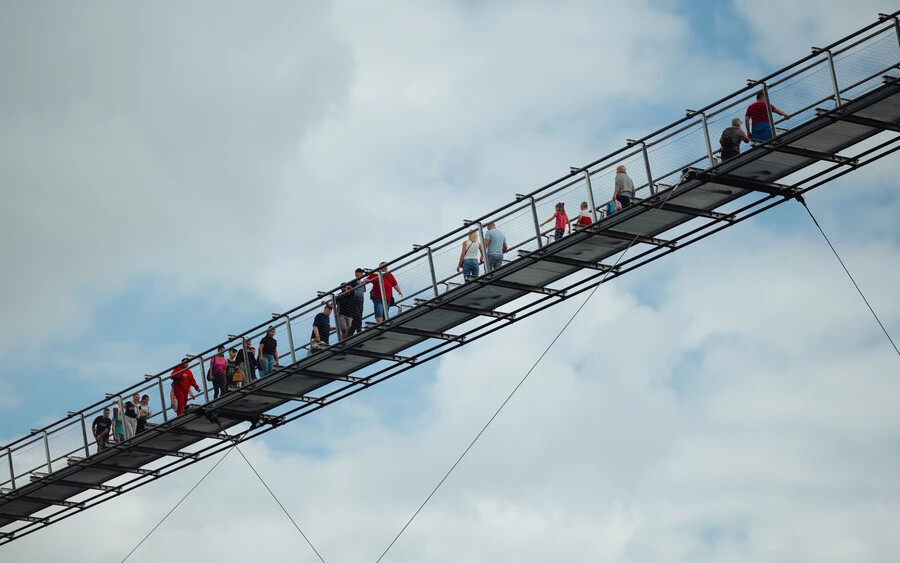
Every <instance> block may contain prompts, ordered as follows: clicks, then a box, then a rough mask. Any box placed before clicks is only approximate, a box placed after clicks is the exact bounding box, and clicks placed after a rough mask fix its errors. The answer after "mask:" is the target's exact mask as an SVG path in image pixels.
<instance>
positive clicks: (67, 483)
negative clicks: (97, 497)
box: [53, 479, 121, 493]
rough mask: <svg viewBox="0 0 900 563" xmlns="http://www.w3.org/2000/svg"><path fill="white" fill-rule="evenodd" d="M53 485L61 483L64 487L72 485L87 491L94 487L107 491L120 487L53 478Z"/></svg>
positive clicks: (115, 490)
mask: <svg viewBox="0 0 900 563" xmlns="http://www.w3.org/2000/svg"><path fill="white" fill-rule="evenodd" d="M53 484H54V485H62V486H64V487H72V488H73V489H84V490H85V491H87V490H88V489H95V490H97V491H103V492H107V493H111V492H117V491H119V490H120V489H121V487H114V486H112V485H100V484H97V483H82V482H81V481H71V480H69V479H54V480H53Z"/></svg>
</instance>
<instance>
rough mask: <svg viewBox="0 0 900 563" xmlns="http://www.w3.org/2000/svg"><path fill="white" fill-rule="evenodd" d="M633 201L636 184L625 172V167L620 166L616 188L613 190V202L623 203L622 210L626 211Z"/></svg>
mask: <svg viewBox="0 0 900 563" xmlns="http://www.w3.org/2000/svg"><path fill="white" fill-rule="evenodd" d="M632 199H634V182H632V181H631V176H629V175H628V173H627V172H626V171H625V165H624V164H620V165H618V166H616V180H615V188H614V189H613V201H618V202H619V203H621V204H622V209H624V208H626V207H628V206H629V205H631V200H632ZM617 211H618V210H617Z"/></svg>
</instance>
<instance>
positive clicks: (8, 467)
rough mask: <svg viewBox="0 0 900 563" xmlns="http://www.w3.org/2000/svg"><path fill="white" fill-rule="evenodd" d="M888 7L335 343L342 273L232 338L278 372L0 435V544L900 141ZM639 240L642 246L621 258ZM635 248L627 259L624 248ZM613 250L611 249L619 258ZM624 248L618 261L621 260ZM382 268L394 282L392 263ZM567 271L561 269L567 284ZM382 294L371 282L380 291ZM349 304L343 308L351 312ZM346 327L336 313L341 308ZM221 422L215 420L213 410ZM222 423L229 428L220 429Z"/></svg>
mask: <svg viewBox="0 0 900 563" xmlns="http://www.w3.org/2000/svg"><path fill="white" fill-rule="evenodd" d="M898 14H900V12H895V13H893V14H888V15H885V14H882V15H880V16H879V19H878V21H876V22H874V23H873V24H871V25H869V26H866V27H865V28H863V29H860V30H858V31H856V32H854V33H853V34H850V35H848V36H847V37H844V38H843V39H841V40H839V41H836V42H834V43H832V44H831V45H827V46H825V47H822V48H814V49H813V50H812V52H811V53H810V54H809V55H807V56H806V57H804V58H802V59H800V60H798V61H796V62H794V63H792V64H790V65H788V66H787V67H785V68H783V69H781V70H779V71H777V72H775V73H772V74H770V75H768V76H766V77H764V78H761V79H757V80H751V81H748V84H747V86H745V87H744V88H742V89H740V90H738V91H736V92H734V93H732V94H730V95H728V96H726V97H724V98H722V99H719V100H717V101H715V102H713V103H711V104H709V105H706V106H704V107H702V108H700V109H696V110H688V111H687V112H686V115H685V117H683V118H681V119H679V120H678V121H675V122H674V123H671V124H669V125H667V126H665V127H663V128H661V129H659V130H657V131H654V132H653V133H650V134H649V135H646V136H644V137H642V138H640V139H635V140H629V141H628V142H627V143H626V144H625V145H624V146H623V147H622V148H620V149H619V150H617V151H615V152H613V153H610V154H608V155H606V156H604V157H602V158H600V159H597V160H595V161H594V162H591V163H590V164H587V165H585V166H583V167H580V168H576V169H573V170H572V172H571V173H570V174H568V175H566V176H564V177H562V178H560V179H558V180H556V181H554V182H551V183H549V184H546V185H544V186H542V187H540V188H538V189H536V190H534V191H532V192H530V193H525V194H518V195H516V197H515V200H514V201H511V202H510V203H508V204H506V205H504V206H502V207H500V208H498V209H495V210H492V211H491V212H489V213H486V214H483V215H481V216H479V217H476V218H475V219H472V220H471V221H466V222H465V224H464V225H463V226H461V227H460V228H458V229H455V230H454V231H452V232H449V233H446V234H444V235H442V236H440V237H438V238H436V239H434V240H432V241H430V242H428V243H426V244H420V245H415V246H413V250H411V251H410V252H408V253H406V254H404V255H402V256H400V257H397V258H395V259H393V260H391V261H390V262H388V263H387V265H388V268H389V270H390V272H391V273H393V274H394V275H395V276H396V277H397V279H398V280H400V283H401V286H402V287H403V289H404V296H403V298H402V299H399V300H398V301H397V303H396V306H394V307H389V305H390V304H388V303H383V306H385V308H387V309H388V312H387V314H386V318H385V319H384V322H382V323H377V324H376V323H374V322H372V321H373V320H374V316H373V313H372V312H371V311H370V310H367V311H366V312H367V315H366V317H365V319H364V320H365V329H364V330H363V331H362V332H361V333H359V334H355V335H353V336H351V337H349V338H346V339H341V338H340V334H337V342H336V343H333V344H332V345H331V346H328V347H326V348H324V349H321V350H310V343H309V341H308V340H306V338H305V337H306V335H308V334H310V332H311V329H312V323H313V319H314V317H315V315H316V314H317V313H318V312H320V311H321V309H322V305H321V303H322V301H323V300H328V301H332V302H333V301H334V297H335V296H336V295H338V294H339V293H340V291H341V288H340V287H336V288H333V289H331V290H328V291H323V292H319V294H317V295H316V296H314V297H312V298H310V299H309V300H307V301H305V302H304V303H302V304H300V305H299V306H297V307H295V308H293V309H291V310H289V311H286V312H284V313H278V314H273V315H272V317H271V319H265V320H263V322H261V323H259V324H258V325H256V326H254V327H252V328H250V329H248V330H245V331H243V332H241V333H239V334H235V335H229V338H228V340H226V341H225V342H224V343H221V344H224V346H225V347H226V348H231V347H237V348H240V346H241V342H242V339H243V338H250V339H252V340H253V341H254V342H256V341H258V340H259V338H260V337H261V336H262V335H263V334H264V333H265V331H266V329H267V328H268V327H269V326H272V327H274V328H275V329H276V339H277V340H278V342H279V352H280V357H279V360H280V364H281V367H280V368H279V369H276V370H275V372H273V373H272V374H270V375H268V376H266V377H262V378H260V379H259V380H257V381H255V382H253V383H252V384H250V385H247V386H245V387H242V388H240V389H237V390H233V391H230V392H228V393H227V394H225V395H224V396H223V397H220V398H218V399H213V389H212V388H211V385H209V383H208V382H207V379H206V374H207V373H206V372H207V369H208V368H207V366H208V360H209V359H210V358H212V357H213V356H214V355H215V354H216V349H217V348H218V346H219V344H216V345H215V346H212V347H210V348H209V349H207V350H203V351H200V352H197V353H196V354H194V355H192V356H191V357H190V362H189V365H188V368H189V369H191V370H192V371H193V372H194V374H195V376H196V379H197V381H198V383H199V384H200V385H201V391H200V393H199V394H198V396H197V398H196V399H195V400H194V402H193V403H192V405H190V406H189V408H188V409H187V410H186V412H185V414H183V415H182V416H177V417H176V416H174V413H173V411H171V410H170V409H168V408H167V407H168V405H169V389H168V383H167V381H166V379H167V378H168V376H169V373H170V371H171V370H172V367H174V366H172V367H170V368H167V369H165V370H163V371H161V372H159V373H156V374H149V375H145V376H143V377H141V376H139V375H138V376H136V377H135V379H136V380H138V381H137V382H136V383H135V384H134V385H132V386H130V387H128V388H126V389H123V390H121V391H118V392H116V393H110V394H107V395H106V396H105V397H100V398H98V400H97V401H96V402H94V403H93V404H91V405H89V406H87V407H85V408H82V409H80V410H75V411H71V412H69V413H68V415H67V416H66V417H65V418H62V419H60V420H57V421H55V422H53V423H51V424H48V425H47V426H44V427H43V428H37V429H33V430H32V431H31V432H30V433H29V434H28V435H27V436H25V437H23V438H20V439H18V440H15V441H13V442H10V443H8V444H6V445H4V446H3V447H2V448H0V544H2V543H6V542H10V541H13V540H15V539H16V538H19V537H22V536H24V535H26V534H28V533H31V532H34V531H36V530H38V529H40V528H42V527H45V526H47V525H50V524H52V523H54V522H57V521H59V520H61V519H63V518H66V517H68V516H71V515H73V514H76V513H78V512H80V511H82V510H86V509H88V508H90V507H92V506H94V505H96V504H99V503H101V502H104V501H106V500H109V499H110V498H114V497H115V496H118V495H120V494H123V493H126V492H128V491H129V490H131V489H133V488H136V487H138V486H141V485H143V484H146V483H148V482H150V481H152V480H155V479H158V478H160V477H162V476H164V475H166V474H168V473H171V472H173V471H176V470H178V469H180V468H182V467H184V466H186V465H189V464H191V463H194V462H196V461H198V460H200V459H204V458H206V457H209V456H211V455H214V454H216V453H218V452H220V451H224V450H225V449H227V448H228V447H230V446H231V445H232V444H233V443H234V442H233V441H232V439H231V437H229V436H228V435H227V434H226V433H225V430H226V429H229V428H232V427H236V429H237V430H238V431H239V434H238V435H239V436H240V438H238V440H239V441H243V440H247V439H251V438H253V437H255V436H258V435H260V434H262V433H265V432H268V431H270V430H272V429H273V428H275V427H277V426H279V425H281V424H285V423H287V422H290V421H292V420H295V419H296V418H299V417H301V416H306V415H308V414H310V413H312V412H315V411H316V410H318V409H320V408H324V407H325V406H327V405H329V404H331V403H333V402H335V401H338V400H340V399H342V398H345V397H348V396H350V395H352V394H355V393H357V392H359V391H360V390H362V389H365V388H367V387H369V386H371V385H374V384H377V383H379V382H382V381H385V380H386V379H389V378H391V377H394V376H396V375H398V374H400V373H403V372H405V371H407V370H409V369H412V368H414V367H415V366H417V365H418V364H421V363H423V362H425V361H428V360H431V359H433V358H436V357H438V356H440V355H442V354H445V353H447V352H449V351H452V350H454V349H456V348H458V347H460V346H463V345H465V344H467V343H468V342H471V341H473V340H476V339H478V338H481V337H483V336H486V335H488V334H491V333H492V332H494V331H496V330H500V329H502V328H503V327H505V326H507V325H508V324H510V323H513V322H517V321H519V320H521V319H523V318H527V317H528V316H530V315H532V314H535V313H537V312H539V311H541V310H543V309H545V308H547V307H551V306H553V305H555V304H557V303H559V302H560V301H563V300H566V299H569V298H571V297H573V296H575V295H579V294H581V293H583V292H584V291H587V290H590V289H592V288H593V287H596V286H597V285H598V284H599V283H602V282H605V281H608V280H612V279H615V278H617V277H619V276H620V275H623V274H624V273H627V272H628V271H631V270H632V269H634V268H637V267H640V266H641V265H643V264H646V263H648V262H650V261H652V260H656V259H658V258H661V257H663V256H666V255H668V254H670V253H672V252H675V251H677V250H679V249H680V248H683V247H685V246H687V245H689V244H693V243H694V242H697V241H699V240H702V239H703V238H706V237H707V236H711V235H712V234H714V233H716V232H718V231H720V230H722V229H725V228H729V227H731V226H733V225H735V224H737V223H739V222H741V221H743V220H745V219H747V218H749V217H752V216H755V215H756V214H758V213H761V212H763V211H765V210H767V209H770V208H771V207H774V206H776V205H780V204H781V203H783V202H785V201H788V200H789V199H791V198H794V197H795V196H797V195H801V194H803V193H805V192H807V191H809V190H811V189H814V188H815V187H818V186H821V185H823V184H825V183H827V182H829V181H831V180H833V179H835V178H837V177H839V176H842V175H844V174H847V173H849V172H851V171H853V170H855V169H857V168H859V167H861V166H864V165H866V164H869V163H871V162H874V161H876V160H878V159H880V158H883V157H885V156H887V155H889V154H892V153H893V152H894V151H896V150H898V149H900V24H898ZM760 91H761V92H763V94H764V95H765V96H766V97H767V99H769V100H770V101H772V103H774V104H775V105H777V106H778V107H779V108H781V109H783V110H785V111H786V112H787V113H788V117H786V118H783V119H780V120H772V121H771V122H772V123H773V124H774V125H775V127H774V136H773V138H772V139H771V140H769V141H766V142H764V143H761V144H758V145H755V146H753V147H751V148H750V149H749V150H746V151H744V152H743V153H741V154H740V155H739V156H737V157H734V158H731V159H728V160H725V161H722V159H721V155H720V154H719V151H718V150H716V149H715V147H716V146H717V145H718V142H717V141H718V135H719V133H720V132H721V130H722V129H724V128H725V127H727V126H728V125H729V124H730V122H731V119H732V118H734V117H740V118H741V119H742V120H743V117H744V109H745V108H746V106H747V105H748V104H749V103H750V102H752V101H753V100H754V99H755V97H756V94H757V92H760ZM620 164H624V165H625V166H627V169H628V173H629V175H630V176H631V177H632V179H633V180H634V183H635V186H636V188H637V193H636V195H637V200H636V202H635V203H634V204H633V205H631V206H629V207H627V208H626V209H625V210H623V211H621V212H618V213H615V214H613V215H610V216H607V215H606V213H605V209H606V203H607V202H609V201H610V199H611V197H612V193H613V178H614V175H615V169H616V166H618V165H620ZM582 201H585V202H588V203H589V207H590V211H591V216H592V220H593V222H592V224H591V225H590V226H588V227H586V228H583V229H575V230H574V231H573V234H571V235H568V236H566V237H564V238H562V239H561V240H559V241H554V240H553V237H552V231H553V229H552V227H551V228H550V229H545V228H542V227H541V226H540V225H539V222H540V221H542V220H543V219H545V218H546V217H547V216H549V215H550V214H552V212H553V207H554V205H555V204H556V203H557V202H564V203H566V205H567V207H568V209H570V210H576V209H578V208H579V206H580V204H581V202H582ZM489 222H495V223H496V225H497V228H498V229H500V230H501V231H502V232H504V234H505V235H506V238H507V241H508V245H509V252H508V253H507V254H506V256H505V259H504V262H503V264H502V265H501V266H500V267H499V268H497V269H496V270H494V271H488V272H484V273H483V275H481V276H479V277H478V278H476V279H474V280H470V281H466V280H464V279H463V278H462V275H461V274H458V273H457V272H456V263H457V259H458V252H459V245H460V242H461V240H462V239H463V238H464V237H465V236H466V234H467V233H468V232H469V231H470V230H473V229H474V230H476V231H478V232H479V233H480V235H481V236H483V233H484V231H485V229H486V226H487V224H488V223H489ZM632 240H634V241H635V246H634V250H633V251H632V252H631V253H629V256H628V257H627V259H626V258H623V257H622V256H621V255H622V253H623V252H624V250H625V248H626V247H627V246H628V245H629V244H630V241H632ZM617 257H618V258H619V260H620V261H618V262H617V261H616V258H617ZM607 261H609V262H607ZM611 263H615V265H614V266H612V265H609V264H611ZM372 266H373V271H374V272H376V273H377V276H376V278H375V281H374V283H375V284H378V285H381V284H383V281H382V278H381V274H380V273H378V270H377V265H372ZM553 284H562V285H559V286H556V287H551V285H553ZM367 292H368V289H367ZM339 313H340V311H339V308H338V310H336V311H334V312H333V315H335V319H336V318H337V315H338V314H339ZM332 325H337V323H336V322H332ZM135 393H137V394H140V395H149V396H150V400H151V409H152V413H153V414H152V416H151V418H150V420H149V422H150V425H149V428H148V429H147V430H146V431H144V432H142V433H139V434H137V435H136V436H134V437H132V438H130V439H129V440H127V441H125V442H124V443H119V444H112V445H111V447H110V448H108V449H106V450H104V451H102V452H97V451H96V446H95V444H94V443H93V439H92V435H91V430H90V425H91V423H92V421H93V419H94V418H95V417H96V416H98V415H99V414H100V413H101V412H102V410H103V408H104V407H108V406H112V405H118V406H119V407H120V409H121V406H122V404H123V403H124V402H125V401H127V400H129V398H130V397H131V396H132V395H133V394H135ZM214 421H215V422H214ZM219 424H221V427H220V426H219Z"/></svg>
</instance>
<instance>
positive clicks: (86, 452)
mask: <svg viewBox="0 0 900 563" xmlns="http://www.w3.org/2000/svg"><path fill="white" fill-rule="evenodd" d="M80 416H81V435H82V436H83V437H84V457H89V456H90V455H91V449H90V446H89V445H88V437H87V422H86V421H85V420H84V413H81V415H80Z"/></svg>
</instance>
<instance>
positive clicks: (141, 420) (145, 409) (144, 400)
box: [137, 395, 151, 432]
mask: <svg viewBox="0 0 900 563" xmlns="http://www.w3.org/2000/svg"><path fill="white" fill-rule="evenodd" d="M150 414H151V411H150V395H144V396H143V397H141V402H140V405H139V406H138V421H137V431H138V432H143V431H144V430H146V429H147V419H149V418H150Z"/></svg>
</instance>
